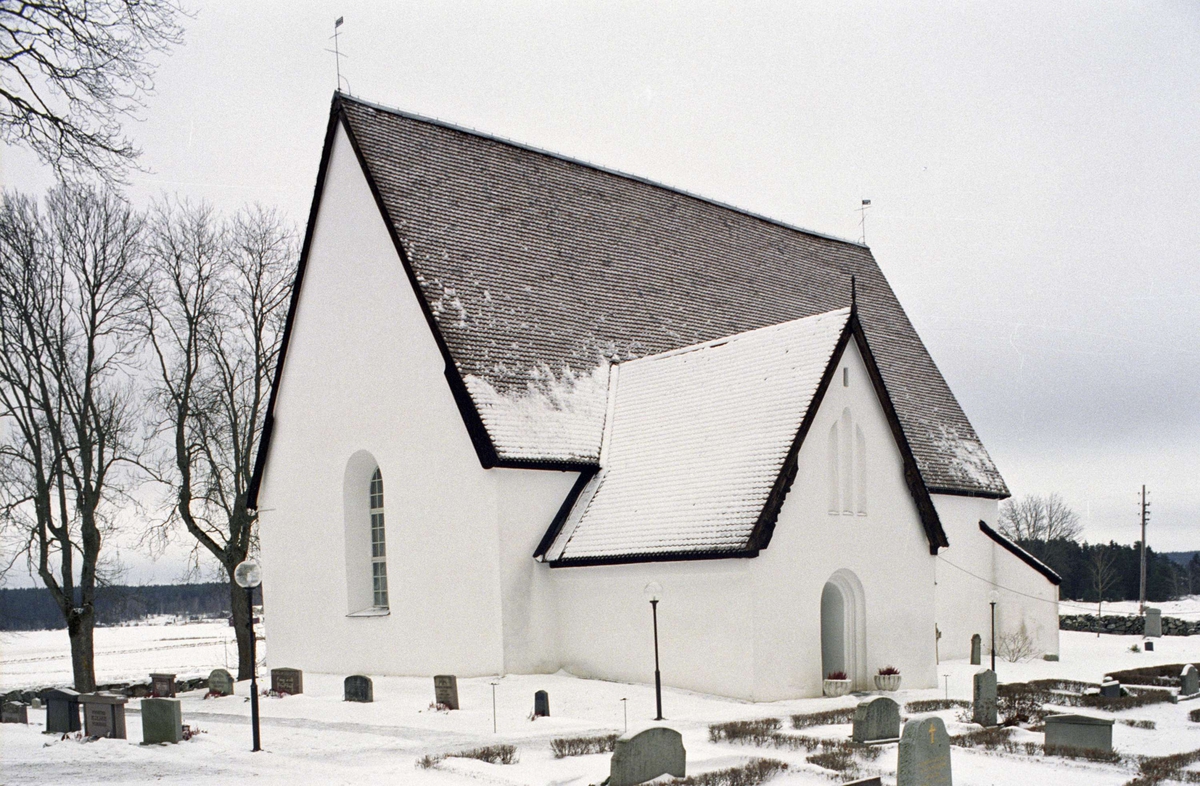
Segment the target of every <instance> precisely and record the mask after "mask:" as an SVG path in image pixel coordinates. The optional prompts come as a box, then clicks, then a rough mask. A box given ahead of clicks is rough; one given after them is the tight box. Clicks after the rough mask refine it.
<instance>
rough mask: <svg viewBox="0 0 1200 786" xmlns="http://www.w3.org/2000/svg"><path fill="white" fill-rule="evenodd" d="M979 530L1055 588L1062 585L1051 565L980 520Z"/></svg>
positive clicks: (1059, 577) (1060, 578)
mask: <svg viewBox="0 0 1200 786" xmlns="http://www.w3.org/2000/svg"><path fill="white" fill-rule="evenodd" d="M979 529H980V531H981V532H983V534H985V535H987V536H988V537H989V538H991V539H992V540H994V541H996V543H998V544H1000V545H1001V546H1002V547H1004V548H1005V549H1006V550H1007V551H1009V552H1011V553H1012V554H1013V555H1014V556H1016V557H1017V559H1019V560H1021V561H1022V562H1024V563H1025V564H1026V565H1028V566H1029V567H1031V568H1033V569H1034V570H1036V571H1037V572H1038V573H1040V574H1042V575H1043V576H1045V577H1046V580H1047V581H1049V582H1050V583H1051V584H1053V585H1055V586H1058V585H1060V584H1062V577H1061V576H1059V575H1058V574H1057V573H1055V572H1054V570H1053V569H1052V568H1051V567H1050V566H1049V565H1047V564H1046V563H1044V562H1042V561H1041V560H1040V559H1038V558H1037V557H1035V556H1033V555H1032V554H1030V553H1029V552H1028V551H1026V550H1025V549H1023V548H1021V547H1020V546H1018V545H1017V544H1016V543H1013V542H1012V541H1011V540H1009V539H1008V538H1006V537H1004V536H1003V535H1001V534H1000V533H999V532H997V531H996V530H994V529H992V528H991V527H989V526H988V525H987V523H986V522H985V521H983V519H980V520H979Z"/></svg>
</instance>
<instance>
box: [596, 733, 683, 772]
mask: <svg viewBox="0 0 1200 786" xmlns="http://www.w3.org/2000/svg"><path fill="white" fill-rule="evenodd" d="M686 769H687V751H685V750H684V749H683V737H682V736H681V735H680V734H679V732H677V731H675V730H674V729H668V728H667V727H665V726H653V727H651V728H649V729H646V730H645V731H640V732H637V733H636V734H629V733H626V734H625V735H623V736H621V737H619V738H617V742H616V745H615V747H614V748H613V755H612V761H611V762H610V763H609V770H608V772H609V775H608V786H634V784H638V783H645V782H646V781H648V780H653V779H654V778H657V777H658V776H659V775H664V774H666V775H673V776H675V777H676V778H683V777H686V776H685V770H686Z"/></svg>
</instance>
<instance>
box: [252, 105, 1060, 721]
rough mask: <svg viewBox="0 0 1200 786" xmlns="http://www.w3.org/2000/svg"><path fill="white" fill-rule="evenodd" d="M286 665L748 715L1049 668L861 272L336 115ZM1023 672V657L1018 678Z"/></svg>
mask: <svg viewBox="0 0 1200 786" xmlns="http://www.w3.org/2000/svg"><path fill="white" fill-rule="evenodd" d="M251 492H252V493H251V507H252V508H255V509H257V511H258V514H259V517H260V540H261V560H262V565H263V573H264V581H263V588H264V598H265V603H266V608H267V612H268V614H267V625H268V629H269V633H270V642H271V646H270V649H269V658H270V661H271V665H273V666H292V667H298V668H302V669H305V670H310V671H317V672H330V673H335V674H341V675H345V674H353V673H363V674H374V675H432V674H443V673H445V674H457V675H459V676H473V675H490V674H502V673H552V672H555V671H558V670H559V669H565V670H567V671H568V672H570V673H572V674H576V675H578V676H581V677H590V678H600V679H608V680H620V681H628V682H649V681H652V680H653V670H654V649H653V646H654V645H653V630H652V628H651V609H650V605H649V603H647V588H650V590H651V591H652V592H655V593H657V596H658V597H659V601H658V604H657V614H658V630H659V643H660V647H661V662H662V671H663V682H664V683H665V684H667V685H671V686H675V687H680V688H687V689H692V690H697V691H703V692H707V693H714V694H720V695H724V696H733V697H740V698H744V699H751V700H756V701H768V700H775V699H782V698H791V697H802V696H815V695H820V693H821V690H822V680H823V678H824V677H825V676H827V675H828V674H830V673H832V672H839V671H840V672H845V673H846V674H847V675H848V676H849V678H850V679H851V680H852V681H853V683H854V687H855V688H856V689H870V688H872V687H873V683H872V677H873V675H874V674H875V673H876V671H877V670H878V669H879V668H881V667H884V666H894V667H896V668H898V669H900V671H901V673H902V675H903V684H904V686H905V687H911V688H922V687H934V686H936V685H937V679H938V677H937V674H938V672H937V668H936V664H937V662H938V660H939V659H943V660H944V659H954V658H965V657H967V656H968V655H969V653H970V649H971V641H972V637H973V636H975V635H979V636H980V637H981V638H982V642H983V649H984V652H985V655H986V652H987V647H988V644H989V642H990V636H991V620H992V614H993V604H994V612H995V620H996V636H997V642H998V648H999V649H1002V648H1003V647H1009V648H1013V647H1018V648H1023V649H1026V650H1028V651H1029V652H1030V653H1032V654H1033V655H1034V656H1035V657H1041V656H1042V655H1043V654H1057V652H1058V608H1057V599H1058V586H1057V585H1058V583H1059V579H1058V577H1057V576H1056V575H1055V574H1054V573H1053V571H1051V570H1050V569H1049V568H1047V567H1046V566H1045V565H1043V564H1041V563H1040V562H1038V561H1037V560H1036V559H1034V558H1033V557H1032V556H1030V555H1029V554H1027V553H1026V552H1024V551H1023V550H1022V549H1020V548H1019V547H1018V546H1016V545H1015V544H1013V543H1011V542H1010V541H1008V540H1007V539H1005V538H1004V537H1003V536H1002V535H1000V534H999V533H998V532H997V531H996V529H997V505H998V502H999V500H1002V499H1004V498H1005V497H1007V496H1008V494H1009V491H1008V488H1007V486H1006V485H1005V483H1004V480H1003V478H1002V477H1001V476H1000V473H999V472H998V470H997V469H996V467H995V465H994V464H993V462H992V460H991V458H990V457H989V455H988V453H987V451H986V450H985V449H984V447H983V445H982V443H981V442H980V440H979V437H978V436H977V435H976V433H975V431H974V429H973V428H972V426H971V424H970V422H969V421H968V420H967V417H966V415H965V414H964V412H963V410H962V408H961V407H960V406H959V404H958V402H957V400H956V399H955V398H954V395H953V394H952V393H951V391H950V389H949V387H948V386H947V384H946V381H945V380H944V379H943V378H942V375H941V373H940V372H939V371H938V368H937V366H936V365H935V364H934V362H933V359H932V358H931V357H930V355H929V353H928V351H927V350H926V348H925V346H924V344H923V343H922V341H921V339H920V337H918V335H917V333H916V331H915V330H914V329H913V326H912V324H911V323H910V322H909V320H908V317H907V316H906V315H905V313H904V310H903V308H902V307H901V305H900V303H899V301H898V300H897V299H896V296H895V294H894V293H893V292H892V289H891V287H890V286H889V284H888V282H887V280H886V279H885V278H884V276H883V273H882V272H881V270H880V268H879V266H878V264H877V263H876V261H875V258H874V257H873V256H872V254H871V251H870V249H869V248H867V247H866V246H865V245H861V244H858V243H853V242H849V241H845V240H839V239H836V238H831V237H827V236H824V235H821V234H819V233H815V232H811V231H807V230H803V229H798V228H796V227H792V226H789V225H787V224H784V223H781V222H779V221H776V220H773V219H770V218H766V217H763V216H759V215H754V214H752V213H748V212H746V211H743V210H738V209H736V208H733V207H730V206H728V205H724V204H720V203H717V202H714V201H712V200H709V199H704V198H700V197H697V196H693V195H691V194H687V193H684V192H681V191H679V190H676V189H672V188H667V187H664V186H662V185H659V184H656V183H653V182H650V181H648V180H645V179H642V178H639V177H636V176H631V175H627V174H622V173H619V172H614V171H610V170H607V169H604V168H601V167H598V166H595V165H592V164H588V163H584V162H580V161H576V160H572V159H570V158H567V157H564V156H561V155H556V154H552V153H547V152H545V151H541V150H537V149H533V148H530V147H528V146H524V145H520V144H515V143H513V142H509V141H506V140H503V139H499V138H496V137H492V136H488V135H484V134H480V133H478V132H475V131H471V130H467V129H463V128H458V127H455V126H451V125H448V124H446V123H442V122H439V121H434V120H430V119H427V118H422V117H418V116H414V115H411V114H407V113H405V112H400V111H397V110H394V109H388V108H385V107H381V106H377V105H374V104H370V103H367V102H364V101H362V100H359V99H356V98H351V97H348V96H346V95H343V94H336V95H335V96H334V99H333V104H332V109H331V113H330V118H329V125H328V131H327V134H326V137H325V146H324V150H323V152H322V156H321V161H320V168H319V171H318V175H317V184H316V191H315V194H314V197H313V204H312V211H311V214H310V217H309V222H308V227H307V231H306V234H305V238H304V244H303V251H302V256H301V259H300V264H299V268H298V271H297V276H296V282H295V288H294V291H293V293H292V301H291V308H290V312H289V315H288V319H287V326H286V330H285V335H284V341H283V349H282V352H281V357H280V362H279V368H278V371H277V374H276V378H275V382H274V386H273V389H272V391H271V400H270V408H269V414H268V416H267V421H266V424H265V427H264V432H263V440H262V447H261V450H260V453H259V456H258V463H257V466H256V470H255V475H254V480H253V483H252V489H251ZM1002 651H1003V649H1002Z"/></svg>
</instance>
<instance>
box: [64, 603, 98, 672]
mask: <svg viewBox="0 0 1200 786" xmlns="http://www.w3.org/2000/svg"><path fill="white" fill-rule="evenodd" d="M95 627H96V613H95V611H93V610H92V609H90V608H84V609H74V610H72V611H71V614H70V615H69V616H68V618H67V635H68V636H70V637H71V668H72V670H73V671H74V672H75V690H77V691H79V692H80V693H91V692H92V691H94V690H96V659H95V655H94V654H93V650H92V634H93V631H94V630H95Z"/></svg>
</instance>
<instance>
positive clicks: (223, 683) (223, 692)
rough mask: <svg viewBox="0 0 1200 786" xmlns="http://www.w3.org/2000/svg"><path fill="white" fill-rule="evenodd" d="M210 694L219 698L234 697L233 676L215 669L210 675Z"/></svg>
mask: <svg viewBox="0 0 1200 786" xmlns="http://www.w3.org/2000/svg"><path fill="white" fill-rule="evenodd" d="M208 692H209V693H215V694H216V695H218V696H232V695H233V675H232V674H230V673H229V672H227V671H225V669H213V670H212V672H210V673H209V675H208Z"/></svg>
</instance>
